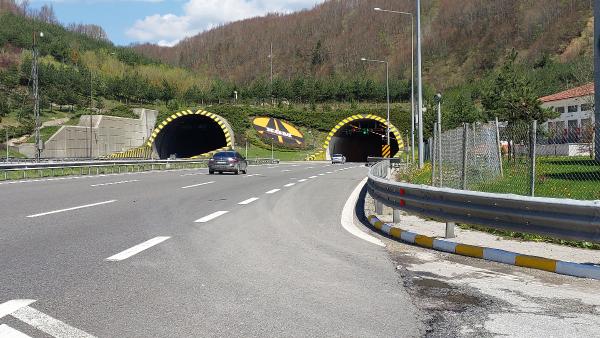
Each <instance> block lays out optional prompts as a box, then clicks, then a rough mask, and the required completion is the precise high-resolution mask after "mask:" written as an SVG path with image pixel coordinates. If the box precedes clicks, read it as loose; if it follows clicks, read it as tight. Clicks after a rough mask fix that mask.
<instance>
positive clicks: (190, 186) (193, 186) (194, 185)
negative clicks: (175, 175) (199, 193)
mask: <svg viewBox="0 0 600 338" xmlns="http://www.w3.org/2000/svg"><path fill="white" fill-rule="evenodd" d="M213 183H215V181H210V182H204V183H198V184H192V185H188V186H185V187H181V189H189V188H195V187H199V186H202V185H207V184H213Z"/></svg>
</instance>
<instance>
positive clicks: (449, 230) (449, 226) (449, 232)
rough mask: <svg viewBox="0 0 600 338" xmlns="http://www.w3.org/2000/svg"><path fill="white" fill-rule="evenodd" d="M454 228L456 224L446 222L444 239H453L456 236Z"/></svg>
mask: <svg viewBox="0 0 600 338" xmlns="http://www.w3.org/2000/svg"><path fill="white" fill-rule="evenodd" d="M455 227H456V223H454V222H446V237H445V238H454V237H456V235H455V234H454V228H455Z"/></svg>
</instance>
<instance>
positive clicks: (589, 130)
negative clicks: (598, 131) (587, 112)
mask: <svg viewBox="0 0 600 338" xmlns="http://www.w3.org/2000/svg"><path fill="white" fill-rule="evenodd" d="M593 139H594V126H593V125H592V119H591V118H587V119H581V142H585V143H590V142H592V140H593Z"/></svg>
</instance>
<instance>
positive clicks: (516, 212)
mask: <svg viewBox="0 0 600 338" xmlns="http://www.w3.org/2000/svg"><path fill="white" fill-rule="evenodd" d="M389 167H390V163H389V162H388V161H382V162H379V163H377V164H376V165H374V166H373V167H372V168H371V170H370V172H369V179H368V184H367V186H368V191H369V193H370V195H371V196H372V197H373V198H374V199H375V200H376V201H377V202H379V203H383V204H385V205H387V206H389V207H392V208H393V209H394V210H404V211H407V212H410V213H414V214H417V215H420V216H424V217H429V218H435V219H438V220H442V221H444V222H448V223H450V222H460V223H465V224H472V225H481V226H485V227H490V228H494V229H501V230H509V231H517V232H524V233H533V234H538V235H544V236H549V237H554V238H560V239H566V240H582V241H589V242H596V243H600V201H579V200H571V199H559V198H544V197H529V196H519V195H513V194H498V193H486V192H476V191H468V190H458V189H452V188H438V187H432V186H426V185H415V184H410V183H402V182H394V181H391V180H389V179H387V175H388V172H389Z"/></svg>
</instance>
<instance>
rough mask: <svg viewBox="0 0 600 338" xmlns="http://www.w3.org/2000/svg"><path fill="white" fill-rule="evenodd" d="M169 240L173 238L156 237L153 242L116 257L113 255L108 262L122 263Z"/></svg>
mask: <svg viewBox="0 0 600 338" xmlns="http://www.w3.org/2000/svg"><path fill="white" fill-rule="evenodd" d="M169 238H171V237H170V236H159V237H154V238H152V239H151V240H148V241H145V242H144V243H141V244H138V245H136V246H134V247H131V248H129V249H127V250H125V251H121V252H119V253H118V254H116V255H112V256H110V257H108V258H107V259H106V260H107V261H122V260H124V259H127V258H129V257H131V256H133V255H136V254H139V253H140V252H142V251H144V250H146V249H148V248H150V247H153V246H155V245H156V244H159V243H162V242H164V241H166V240H167V239H169Z"/></svg>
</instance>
